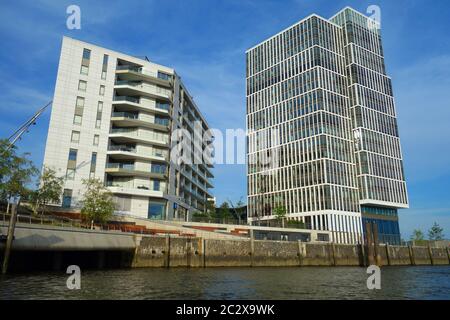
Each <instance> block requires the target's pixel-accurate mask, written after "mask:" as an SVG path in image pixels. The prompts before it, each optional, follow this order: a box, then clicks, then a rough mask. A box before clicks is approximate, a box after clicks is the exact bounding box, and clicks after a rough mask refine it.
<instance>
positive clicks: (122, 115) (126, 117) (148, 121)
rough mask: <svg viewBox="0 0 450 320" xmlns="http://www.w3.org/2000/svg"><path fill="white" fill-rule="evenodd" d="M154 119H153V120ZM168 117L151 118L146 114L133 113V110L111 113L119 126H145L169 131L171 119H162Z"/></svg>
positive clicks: (112, 119) (112, 118)
mask: <svg viewBox="0 0 450 320" xmlns="http://www.w3.org/2000/svg"><path fill="white" fill-rule="evenodd" d="M152 120H153V121H152ZM161 120H166V119H160V118H153V119H152V118H151V117H150V116H146V115H145V114H144V115H142V114H139V113H132V112H113V113H112V115H111V121H113V122H114V124H115V125H117V126H119V127H137V126H139V127H145V128H150V129H156V130H159V131H164V132H168V131H169V119H167V121H161Z"/></svg>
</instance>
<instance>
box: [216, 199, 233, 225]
mask: <svg viewBox="0 0 450 320" xmlns="http://www.w3.org/2000/svg"><path fill="white" fill-rule="evenodd" d="M230 217H231V212H230V205H229V204H228V202H226V201H224V202H223V203H222V204H221V205H220V207H219V210H218V218H219V219H220V218H221V219H223V222H224V223H225V222H226V220H228V219H229V218H230Z"/></svg>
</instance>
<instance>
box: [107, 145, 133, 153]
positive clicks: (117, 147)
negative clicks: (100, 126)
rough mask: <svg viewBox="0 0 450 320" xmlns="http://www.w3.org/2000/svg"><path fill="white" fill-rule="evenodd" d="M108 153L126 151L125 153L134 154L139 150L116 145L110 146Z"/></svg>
mask: <svg viewBox="0 0 450 320" xmlns="http://www.w3.org/2000/svg"><path fill="white" fill-rule="evenodd" d="M108 151H124V152H132V153H136V152H137V150H136V148H134V147H128V146H125V145H114V146H109V148H108Z"/></svg>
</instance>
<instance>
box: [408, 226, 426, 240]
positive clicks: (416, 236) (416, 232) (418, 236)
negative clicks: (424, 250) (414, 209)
mask: <svg viewBox="0 0 450 320" xmlns="http://www.w3.org/2000/svg"><path fill="white" fill-rule="evenodd" d="M410 239H411V241H423V240H424V235H423V232H422V230H419V229H414V231H413V233H412V235H411V238H410Z"/></svg>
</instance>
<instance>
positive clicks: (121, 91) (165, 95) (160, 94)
mask: <svg viewBox="0 0 450 320" xmlns="http://www.w3.org/2000/svg"><path fill="white" fill-rule="evenodd" d="M114 89H116V92H117V93H118V95H125V96H134V95H140V96H144V97H149V98H157V99H163V100H167V101H170V100H171V98H172V91H171V90H169V89H166V88H161V87H158V86H157V85H154V84H148V83H145V82H134V81H126V80H125V81H123V80H121V81H116V83H115V85H114Z"/></svg>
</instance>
